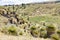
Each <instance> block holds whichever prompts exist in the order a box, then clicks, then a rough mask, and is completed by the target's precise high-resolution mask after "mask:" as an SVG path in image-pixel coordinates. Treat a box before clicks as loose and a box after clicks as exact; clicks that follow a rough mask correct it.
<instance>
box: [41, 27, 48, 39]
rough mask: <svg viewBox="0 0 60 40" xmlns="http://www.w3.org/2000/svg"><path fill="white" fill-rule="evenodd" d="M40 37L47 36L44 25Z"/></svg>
mask: <svg viewBox="0 0 60 40" xmlns="http://www.w3.org/2000/svg"><path fill="white" fill-rule="evenodd" d="M40 37H42V38H47V31H46V28H44V27H42V28H41V29H40Z"/></svg>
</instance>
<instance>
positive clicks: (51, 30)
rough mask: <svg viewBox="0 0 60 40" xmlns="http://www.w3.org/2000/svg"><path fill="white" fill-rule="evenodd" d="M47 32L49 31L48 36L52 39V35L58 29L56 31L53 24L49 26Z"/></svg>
mask: <svg viewBox="0 0 60 40" xmlns="http://www.w3.org/2000/svg"><path fill="white" fill-rule="evenodd" d="M46 30H47V36H48V37H50V35H52V34H54V33H55V30H56V29H55V26H54V25H53V24H50V25H48V26H47V28H46Z"/></svg>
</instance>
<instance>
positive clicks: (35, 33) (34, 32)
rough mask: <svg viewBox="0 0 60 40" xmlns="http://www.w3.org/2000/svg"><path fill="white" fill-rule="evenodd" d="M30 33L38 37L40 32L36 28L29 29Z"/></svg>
mask: <svg viewBox="0 0 60 40" xmlns="http://www.w3.org/2000/svg"><path fill="white" fill-rule="evenodd" d="M31 35H32V36H33V37H39V36H40V32H39V31H38V30H32V31H31Z"/></svg>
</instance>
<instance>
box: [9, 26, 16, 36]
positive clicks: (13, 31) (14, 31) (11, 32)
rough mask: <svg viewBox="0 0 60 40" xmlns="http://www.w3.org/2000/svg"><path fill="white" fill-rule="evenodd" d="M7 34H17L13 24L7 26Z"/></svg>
mask: <svg viewBox="0 0 60 40" xmlns="http://www.w3.org/2000/svg"><path fill="white" fill-rule="evenodd" d="M8 32H9V34H12V35H17V28H16V27H15V26H11V27H8Z"/></svg>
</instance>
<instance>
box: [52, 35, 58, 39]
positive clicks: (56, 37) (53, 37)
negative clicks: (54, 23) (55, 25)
mask: <svg viewBox="0 0 60 40" xmlns="http://www.w3.org/2000/svg"><path fill="white" fill-rule="evenodd" d="M51 38H52V39H54V40H59V36H58V35H57V34H53V35H51Z"/></svg>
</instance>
